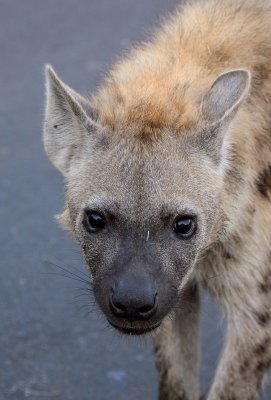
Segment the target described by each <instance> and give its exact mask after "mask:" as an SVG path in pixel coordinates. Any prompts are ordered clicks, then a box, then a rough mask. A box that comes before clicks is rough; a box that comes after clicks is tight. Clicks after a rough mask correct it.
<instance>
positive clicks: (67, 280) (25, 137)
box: [0, 0, 271, 400]
mask: <svg viewBox="0 0 271 400" xmlns="http://www.w3.org/2000/svg"><path fill="white" fill-rule="evenodd" d="M176 4H177V1H175V0H137V1H134V0H76V1H75V0H43V1H42V0H0V50H1V51H0V221H1V225H0V248H1V261H0V263H1V269H0V272H1V278H0V321H1V322H0V400H9V399H11V400H12V399H13V400H15V399H16V400H21V399H25V398H30V399H33V400H39V399H54V398H56V399H60V400H138V399H144V400H156V398H157V377H156V372H155V368H154V359H153V353H152V346H151V343H150V341H149V340H148V339H138V338H137V339H129V338H123V337H120V336H119V335H118V334H117V333H115V332H113V331H112V330H110V329H108V328H107V325H106V324H105V322H104V320H103V317H101V316H99V313H96V312H95V310H94V312H90V302H91V298H90V297H89V295H88V293H87V292H86V291H85V290H83V291H82V290H81V289H82V288H86V287H87V285H86V283H85V282H82V280H85V279H86V278H85V276H84V274H85V273H86V269H85V267H84V264H83V262H82V259H81V255H80V249H79V248H78V247H77V246H76V245H75V244H74V243H73V241H72V240H71V238H70V237H69V236H68V235H67V234H66V233H65V232H63V231H62V230H61V229H60V227H59V226H58V225H57V223H56V222H55V221H54V219H53V215H54V214H56V213H58V212H60V211H61V210H62V207H63V200H64V187H63V181H62V178H61V176H60V175H59V174H58V173H57V171H56V170H55V169H54V168H53V167H52V166H51V164H50V163H49V161H48V160H47V159H46V157H45V154H44V151H43V145H42V140H41V132H42V120H43V112H44V97H45V96H44V65H45V63H51V64H52V65H53V66H54V68H55V69H56V71H57V72H58V73H59V75H60V77H61V78H62V79H63V80H64V81H65V82H66V83H68V84H69V85H70V86H72V87H73V88H74V89H76V90H77V91H79V92H81V93H82V94H88V93H89V92H90V91H91V90H92V89H93V88H94V86H95V85H96V84H97V83H98V82H99V80H100V78H101V76H102V74H103V73H104V71H106V70H107V68H108V66H109V65H110V63H112V62H113V61H114V60H115V59H116V57H117V56H119V55H121V54H123V53H124V52H125V50H126V49H127V48H128V47H129V45H130V44H131V42H134V41H137V40H142V39H144V38H146V36H147V33H148V31H149V30H150V28H151V27H152V26H153V24H155V23H156V22H157V21H159V17H160V16H161V15H163V14H164V13H165V12H168V11H170V10H173V9H174V6H175V5H176ZM63 268H64V269H65V270H64V269H63ZM73 274H76V275H77V276H75V275H73ZM72 278H74V279H72ZM81 295H82V296H81ZM202 308H203V309H202V324H201V325H202V329H201V336H202V351H203V357H202V369H201V384H202V388H206V387H208V385H209V384H210V383H211V380H212V377H213V373H214V369H215V366H216V363H217V359H218V354H219V352H220V349H221V344H222V339H223V330H224V329H223V324H222V323H220V319H219V317H218V312H217V309H216V307H215V306H214V304H213V303H212V302H211V301H210V299H209V298H208V297H206V296H205V295H204V296H203V307H202ZM270 398H271V389H270V387H268V386H267V387H266V389H265V394H263V396H262V399H266V400H267V399H269V400H270Z"/></svg>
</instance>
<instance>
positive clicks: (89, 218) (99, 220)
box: [83, 210, 105, 233]
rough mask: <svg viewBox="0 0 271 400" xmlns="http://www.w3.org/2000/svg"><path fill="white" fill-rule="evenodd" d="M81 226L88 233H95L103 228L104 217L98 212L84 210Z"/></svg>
mask: <svg viewBox="0 0 271 400" xmlns="http://www.w3.org/2000/svg"><path fill="white" fill-rule="evenodd" d="M83 225H84V227H85V228H86V230H87V231H88V232H90V233H96V232H98V231H100V230H102V229H104V227H105V217H104V215H103V214H102V213H100V212H99V211H89V210H85V215H84V219H83Z"/></svg>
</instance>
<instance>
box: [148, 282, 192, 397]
mask: <svg viewBox="0 0 271 400" xmlns="http://www.w3.org/2000/svg"><path fill="white" fill-rule="evenodd" d="M154 344H155V352H156V365H157V369H158V373H159V400H198V399H199V293H198V287H197V286H196V284H194V285H193V286H190V287H189V288H186V290H185V292H184V293H183V295H182V297H181V299H180V303H179V305H178V306H177V307H176V310H175V312H174V314H173V316H172V317H171V318H168V319H166V320H165V321H164V323H163V326H162V327H161V330H160V331H159V333H157V334H156V335H155V338H154Z"/></svg>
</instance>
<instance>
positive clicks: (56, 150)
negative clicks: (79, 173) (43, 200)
mask: <svg viewBox="0 0 271 400" xmlns="http://www.w3.org/2000/svg"><path fill="white" fill-rule="evenodd" d="M46 92H47V100H46V111H45V122H44V130H43V138H44V146H45V150H46V153H47V155H48V157H49V159H50V161H51V162H52V163H53V164H54V166H55V167H56V168H57V169H58V170H59V171H60V172H61V173H62V174H63V175H66V174H67V173H68V172H69V170H70V167H71V165H72V162H73V161H74V160H75V159H76V158H77V159H78V158H79V157H80V150H81V148H82V146H83V143H84V142H85V139H86V138H87V137H88V136H89V135H90V134H91V133H92V132H94V131H95V128H96V125H95V122H94V121H93V120H92V118H91V111H92V110H91V106H90V104H89V102H88V101H87V100H86V99H85V98H83V97H82V96H81V95H79V94H78V93H76V92H75V91H74V90H73V89H71V88H70V87H69V86H67V85H66V84H65V83H63V82H62V81H61V80H60V79H59V77H58V76H57V74H56V73H55V72H54V70H53V68H52V67H51V66H46Z"/></svg>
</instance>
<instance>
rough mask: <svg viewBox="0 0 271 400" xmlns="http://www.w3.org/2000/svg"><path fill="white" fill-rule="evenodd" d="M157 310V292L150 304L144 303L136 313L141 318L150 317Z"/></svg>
mask: <svg viewBox="0 0 271 400" xmlns="http://www.w3.org/2000/svg"><path fill="white" fill-rule="evenodd" d="M156 310H157V294H155V296H154V300H153V303H152V304H145V305H144V306H142V307H140V308H139V309H138V314H139V316H140V317H141V318H143V319H144V318H151V317H152V316H153V315H154V314H155V312H156Z"/></svg>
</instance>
